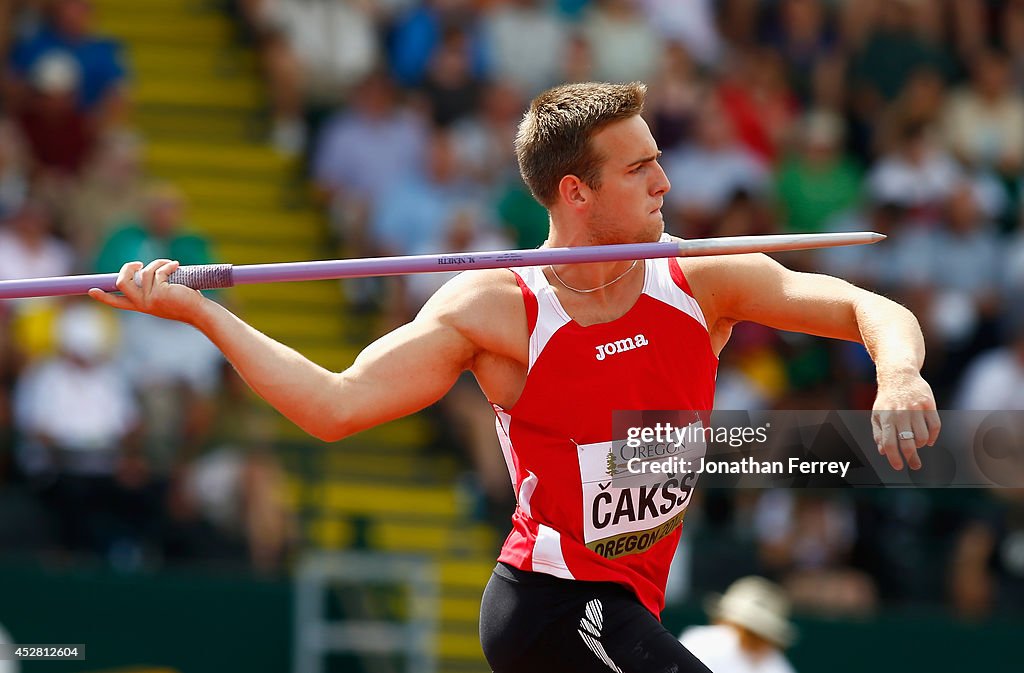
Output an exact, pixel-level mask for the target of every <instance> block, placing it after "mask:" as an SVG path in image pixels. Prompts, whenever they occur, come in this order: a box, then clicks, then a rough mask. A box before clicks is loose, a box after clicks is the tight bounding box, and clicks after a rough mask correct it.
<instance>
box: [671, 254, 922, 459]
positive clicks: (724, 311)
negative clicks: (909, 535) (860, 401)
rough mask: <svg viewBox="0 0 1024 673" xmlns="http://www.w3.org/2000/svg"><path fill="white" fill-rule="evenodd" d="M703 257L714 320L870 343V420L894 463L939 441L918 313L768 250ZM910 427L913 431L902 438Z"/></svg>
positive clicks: (701, 270) (701, 272)
mask: <svg viewBox="0 0 1024 673" xmlns="http://www.w3.org/2000/svg"><path fill="white" fill-rule="evenodd" d="M705 260H706V261H705ZM705 260H701V261H699V262H697V264H696V269H695V270H696V271H697V274H696V275H697V276H699V277H700V283H699V285H700V287H701V289H702V291H701V292H700V294H702V295H703V297H700V296H699V297H698V300H699V301H703V303H702V307H703V306H704V305H705V304H707V305H708V308H709V309H710V312H711V313H712V314H713V315H712V316H708V318H709V320H716V321H725V323H726V324H731V323H734V322H740V321H751V322H758V323H761V324H764V325H768V326H770V327H774V328H777V329H782V330H788V331H793V332H804V333H807V334H814V335H817V336H824V337H832V338H836V339H845V340H848V341H856V342H859V343H862V344H864V346H865V347H866V348H867V350H868V353H870V355H871V359H872V360H874V362H875V369H876V372H877V378H878V395H877V397H876V398H875V404H874V410H873V413H872V426H873V430H874V436H875V442H876V444H877V445H878V447H879V452H881V453H884V454H885V455H886V457H887V458H888V460H889V463H890V464H891V465H892V467H893V468H894V469H897V470H901V469H903V460H902V458H901V455H900V454H901V453H902V456H903V458H906V461H907V464H908V465H909V466H910V468H911V469H915V470H916V469H919V468H920V467H921V459H920V458H919V457H918V454H917V449H918V448H920V447H922V446H924V445H925V444H929V445H931V444H934V443H935V440H936V438H937V437H938V435H939V428H940V422H939V416H938V413H937V412H936V409H935V398H934V396H933V394H932V390H931V387H930V386H929V385H928V383H927V382H926V381H925V380H924V379H923V378H922V377H921V373H920V372H921V367H922V366H923V365H924V356H925V346H924V337H923V336H922V335H921V327H920V325H919V324H918V322H917V319H916V318H915V317H914V314H913V313H911V312H910V311H909V310H907V309H906V308H904V307H903V306H900V305H899V304H897V303H896V302H894V301H891V300H889V299H886V298H885V297H881V296H879V295H877V294H874V293H871V292H868V291H867V290H863V289H861V288H858V287H856V286H854V285H851V284H850V283H848V282H846V281H844V280H840V279H839V278H834V277H832V276H825V275H820V274H812V273H800V272H796V271H792V270H790V269H787V268H786V267H784V266H782V265H781V264H779V263H777V262H776V261H774V260H773V259H771V258H770V257H768V256H767V255H733V256H728V257H718V258H714V260H713V261H712V260H710V259H708V258H705ZM695 261H696V260H689V263H690V264H692V263H693V262H695ZM694 289H695V290H696V288H694ZM710 325H711V323H710V322H709V326H710ZM907 432H913V434H914V438H913V439H899V434H900V433H907Z"/></svg>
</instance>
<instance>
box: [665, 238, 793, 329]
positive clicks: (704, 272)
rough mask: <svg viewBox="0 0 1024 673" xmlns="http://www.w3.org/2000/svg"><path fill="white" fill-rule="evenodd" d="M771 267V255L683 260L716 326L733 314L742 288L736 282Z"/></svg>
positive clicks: (696, 295) (697, 295)
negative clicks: (732, 309) (737, 295)
mask: <svg viewBox="0 0 1024 673" xmlns="http://www.w3.org/2000/svg"><path fill="white" fill-rule="evenodd" d="M771 264H774V262H773V261H772V260H771V259H770V258H769V257H768V256H767V255H761V254H754V255H722V256H713V257H685V258H681V259H679V266H680V268H681V269H682V270H683V274H684V275H685V276H686V280H687V282H688V283H689V284H690V289H691V290H693V297H694V299H696V300H697V303H698V304H700V308H701V311H703V313H704V317H705V319H706V320H707V321H708V325H713V324H714V323H715V322H717V321H718V319H719V318H724V317H726V316H727V315H728V314H729V307H730V305H731V303H732V302H733V300H734V299H735V293H736V291H737V287H738V284H737V283H736V282H735V280H736V278H737V277H742V276H747V275H751V274H761V273H763V272H764V270H765V268H766V267H767V266H768V265H771Z"/></svg>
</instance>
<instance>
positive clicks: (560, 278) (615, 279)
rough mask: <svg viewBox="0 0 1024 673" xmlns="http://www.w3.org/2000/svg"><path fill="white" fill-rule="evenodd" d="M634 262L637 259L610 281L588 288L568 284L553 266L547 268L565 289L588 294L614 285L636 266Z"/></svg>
mask: <svg viewBox="0 0 1024 673" xmlns="http://www.w3.org/2000/svg"><path fill="white" fill-rule="evenodd" d="M636 263H637V260H635V259H634V260H633V263H632V264H630V265H629V268H628V269H626V270H625V271H623V272H622V273H621V274H619V275H618V276H616V277H615V278H613V279H611V280H610V281H608V282H607V283H605V284H604V285H598V286H597V287H592V288H590V289H589V290H581V289H579V288H578V287H573V286H572V285H569V284H568V283H566V282H565V281H564V280H562V277H561V276H559V275H558V272H557V271H555V267H553V266H548V268H549V269H551V273H552V274H554V276H555V278H557V279H558V282H559V283H561V284H562V285H563V286H564V287H565V289H566V290H572V291H573V292H579V293H580V294H589V293H590V292H597V291H598V290H603V289H605V288H606V287H608V286H609V285H614V284H615V283H618V282H619V281H620V280H622V279H623V278H625V277H626V276H627V275H628V274H629V272H630V271H632V270H633V269H635V268H636Z"/></svg>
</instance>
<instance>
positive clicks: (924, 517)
mask: <svg viewBox="0 0 1024 673" xmlns="http://www.w3.org/2000/svg"><path fill="white" fill-rule="evenodd" d="M217 4H223V8H224V11H226V12H229V13H230V14H231V16H232V17H234V19H235V20H236V24H237V26H238V39H239V41H240V43H242V44H245V45H247V46H248V47H250V48H251V49H253V50H254V52H255V53H257V54H258V56H259V59H258V60H259V63H260V66H261V71H262V73H263V77H264V79H265V82H266V85H267V87H268V91H269V92H270V96H269V100H270V105H269V109H268V111H267V114H268V122H269V123H268V125H267V128H268V137H267V142H268V143H269V144H270V145H272V146H273V147H274V148H275V149H276V150H277V151H278V152H281V153H282V154H285V155H288V156H293V157H298V158H301V159H302V160H303V162H304V165H305V166H306V167H307V171H308V176H309V180H310V182H311V183H312V185H313V188H314V190H313V191H314V193H315V195H316V198H317V199H318V201H319V203H320V204H321V205H322V207H323V208H324V210H325V212H326V213H327V214H328V216H329V221H330V223H331V230H332V234H333V235H334V237H335V240H336V242H337V243H338V244H339V245H340V246H342V247H343V248H344V250H345V251H346V253H347V254H350V255H353V256H366V255H379V254H415V253H422V252H440V251H445V252H457V251H470V250H480V249H488V248H491V249H493V248H504V247H524V248H525V247H536V246H538V245H540V244H542V243H543V241H544V240H545V237H546V232H547V216H546V213H545V211H544V210H543V209H542V208H541V207H540V206H539V205H538V204H537V203H536V202H535V201H534V200H533V199H532V197H531V196H530V194H529V191H528V190H527V189H526V188H525V186H524V185H523V184H522V182H521V181H520V178H519V176H518V172H517V169H516V165H515V160H514V155H513V151H512V140H513V137H514V134H515V129H516V125H517V124H518V121H519V119H520V118H521V115H522V113H523V110H524V108H525V106H526V105H527V104H528V101H529V100H530V98H531V97H532V96H533V95H535V94H536V93H538V92H539V91H540V90H542V89H544V88H546V87H548V86H550V85H553V84H556V83H560V82H567V81H584V80H609V81H629V80H643V81H645V82H647V83H648V85H649V98H648V105H647V110H646V117H647V120H648V123H649V124H650V126H651V129H652V131H653V133H654V136H655V138H656V139H657V141H658V143H659V146H660V148H661V149H662V150H663V151H664V157H663V159H662V164H663V166H664V168H665V170H666V173H667V174H668V177H669V179H670V180H671V182H672V185H673V186H672V189H671V191H670V192H669V193H668V194H667V197H666V203H665V208H664V213H665V217H666V228H667V230H668V231H669V232H670V233H673V234H676V235H679V236H682V237H700V236H712V235H739V234H763V233H772V232H825V231H844V230H854V229H856V230H860V229H869V230H874V231H879V232H882V233H885V234H887V235H888V236H889V239H888V240H887V241H885V242H884V243H883V244H880V245H875V246H871V247H864V248H855V249H844V250H832V251H825V252H818V253H807V254H789V255H787V256H786V257H785V258H780V259H782V260H783V261H784V262H785V263H786V264H787V265H789V266H792V267H794V268H798V269H802V270H808V271H823V272H827V273H832V274H835V275H839V276H841V277H843V278H847V279H849V280H850V281H852V282H855V283H857V284H860V285H863V286H865V287H868V288H871V289H874V290H877V291H880V292H883V293H885V294H886V295H887V296H890V297H892V298H894V299H896V300H898V301H900V302H902V303H904V304H906V305H907V306H908V307H910V308H911V309H913V310H914V311H915V313H916V314H917V315H918V316H919V318H920V320H921V323H922V327H923V329H924V331H925V335H926V339H927V342H928V345H929V351H928V361H927V363H926V366H925V376H926V378H927V380H928V381H929V382H930V383H931V384H932V385H933V387H934V389H935V392H936V396H937V399H938V402H939V407H940V409H951V408H960V409H1019V410H1024V302H1022V300H1021V297H1022V296H1024V292H1022V290H1024V226H1022V225H1021V221H1022V217H1021V213H1022V201H1024V198H1022V184H1021V180H1022V177H1024V2H1022V1H1020V0H1005V1H997V0H719V1H714V0H685V1H682V0H224V1H223V2H222V3H217ZM4 11H5V12H6V13H5V14H4V16H3V17H2V19H0V20H2V22H3V24H4V27H3V29H2V30H0V35H2V36H3V39H5V40H6V41H7V43H6V45H5V48H6V49H7V61H6V63H7V68H6V73H5V80H4V90H3V92H4V93H3V96H4V97H3V106H2V112H3V115H2V119H0V218H2V220H3V222H2V225H0V260H2V262H3V263H0V276H2V277H5V278H14V277H31V276H48V275H62V274H65V273H69V272H85V271H113V270H116V268H117V267H118V266H119V265H120V262H121V261H123V260H127V259H135V258H141V259H152V258H154V257H158V256H170V257H174V258H177V259H180V260H181V261H182V262H183V263H202V262H205V261H207V260H209V259H210V258H211V253H210V250H209V246H208V244H207V242H206V241H205V240H204V239H203V238H202V236H201V234H200V233H197V232H193V231H190V230H188V229H187V227H186V226H185V225H186V223H187V211H186V204H185V203H184V200H183V199H182V198H181V195H180V193H178V192H177V190H175V188H174V187H173V185H168V184H161V183H156V184H154V183H153V182H152V181H151V180H150V176H148V175H146V174H145V172H144V170H143V168H142V166H141V162H140V158H139V157H140V146H141V142H142V139H140V138H139V136H138V135H137V134H136V133H134V132H132V131H131V130H130V128H131V127H130V119H131V110H130V107H131V106H130V95H127V94H126V92H127V91H129V89H128V87H127V85H126V82H127V72H128V71H129V70H130V64H128V63H126V62H125V55H124V53H123V50H122V49H121V46H120V45H119V44H118V42H117V41H116V40H114V39H111V38H110V37H109V36H102V35H97V34H96V33H95V31H94V29H93V28H92V24H91V13H90V11H89V3H88V2H87V1H86V0H51V1H49V2H40V1H37V2H30V1H26V2H20V3H19V2H12V3H6V4H4ZM443 281H444V278H443V277H442V276H441V275H432V276H417V277H412V278H409V279H404V280H394V281H388V282H386V283H384V282H378V281H369V280H367V281H360V282H352V283H347V284H346V285H345V291H346V292H347V293H348V294H349V298H350V300H351V304H352V306H353V307H354V309H355V310H360V311H362V310H365V311H371V312H377V313H380V314H383V315H384V316H386V322H387V324H395V323H397V322H399V321H403V320H406V319H408V318H409V317H410V316H412V315H414V314H415V312H416V310H417V309H418V308H419V306H421V305H422V303H423V301H425V299H426V297H428V296H429V295H430V294H431V293H432V292H433V291H434V290H435V289H436V288H437V286H438V285H439V284H440V283H441V282H443ZM0 309H2V310H3V321H4V329H3V331H2V332H0V334H2V336H3V339H4V343H3V344H2V345H3V362H2V370H0V372H2V377H3V381H4V385H3V387H2V390H0V393H2V394H3V395H4V399H3V403H2V404H0V413H2V414H3V416H2V418H3V419H4V420H3V425H4V427H5V428H7V429H8V431H9V432H8V434H9V444H10V446H12V447H13V450H12V452H10V454H9V456H10V457H9V458H8V459H7V461H6V464H0V484H2V483H3V480H4V479H5V478H6V479H7V480H8V482H10V483H17V484H19V485H20V487H21V488H23V489H24V490H25V491H27V492H29V493H31V494H32V495H33V500H32V504H33V505H34V506H35V507H36V508H37V509H39V510H40V513H39V515H40V516H43V515H45V514H46V513H49V514H50V515H51V516H50V519H51V522H52V524H53V530H54V531H56V532H55V534H56V535H57V537H58V539H59V541H60V544H61V545H63V546H64V548H73V549H91V550H93V551H96V552H99V553H102V554H104V555H105V556H107V557H108V558H111V559H119V561H118V562H124V563H132V562H135V561H133V560H132V559H137V558H138V557H139V556H140V555H143V556H144V555H145V554H157V555H160V556H161V557H169V558H173V557H174V555H175V554H182V555H188V554H192V553H195V554H201V553H207V554H215V553H217V552H216V551H215V550H212V549H209V550H200V549H196V548H197V547H200V546H202V544H203V542H202V541H203V540H206V539H208V538H207V537H206V536H205V533H206V532H207V530H212V531H216V539H218V540H222V541H223V543H224V545H225V546H226V547H230V546H232V545H233V544H234V545H236V546H237V545H238V544H241V547H242V548H243V549H242V551H241V552H238V553H241V554H242V555H243V556H246V558H248V559H249V560H250V561H252V562H253V563H255V564H256V565H257V566H260V567H268V568H270V567H274V566H275V564H277V563H279V562H280V558H281V556H282V553H283V552H282V550H284V549H285V548H286V547H287V544H288V542H287V540H288V539H289V524H288V521H287V518H286V516H285V515H284V514H283V512H282V510H281V508H280V507H279V505H278V503H277V500H276V499H275V494H276V493H277V491H278V490H279V488H280V480H281V476H280V468H279V467H277V466H276V463H275V462H274V461H273V460H272V459H271V458H269V457H268V455H269V454H268V453H267V452H266V451H263V450H252V449H248V448H243V447H250V446H253V445H255V446H261V445H262V444H261V442H262V441H263V440H264V439H265V438H256V440H255V441H254V439H253V438H252V437H241V436H240V435H244V434H245V431H244V430H242V429H233V430H231V431H223V426H224V425H225V424H224V423H223V422H222V420H221V419H223V418H225V417H226V416H227V413H226V412H225V411H224V409H227V408H235V409H240V408H242V407H243V406H245V404H244V402H245V400H246V398H245V395H244V394H243V393H242V392H240V390H239V386H238V382H237V380H235V379H234V378H233V375H232V374H231V373H230V370H229V369H228V368H225V367H224V365H223V362H222V361H221V360H220V358H219V357H218V356H217V354H216V352H214V351H211V349H210V348H209V345H208V344H206V343H205V342H204V341H203V340H202V339H197V338H194V336H195V335H194V333H193V332H191V331H189V329H188V328H182V327H180V326H170V325H166V324H158V323H157V322H155V321H149V320H144V319H143V318H141V317H139V316H117V317H116V319H115V316H112V315H110V314H109V313H103V314H97V313H96V312H95V311H94V310H92V309H91V308H90V307H89V306H86V305H82V304H81V303H79V302H32V303H27V302H26V303H6V304H4V305H3V306H0ZM118 334H120V335H121V339H120V344H119V345H118V346H116V347H115V346H114V344H115V343H116V340H117V335H118ZM159 343H173V346H171V347H168V348H166V349H163V348H159V347H154V346H153V344H159ZM161 353H162V354H163V355H165V356H167V355H173V361H167V360H168V359H167V358H164V359H161ZM873 377H874V370H873V367H872V364H871V361H870V359H869V357H868V356H867V353H866V352H865V351H864V349H863V348H862V347H861V346H859V345H855V344H846V343H837V342H828V341H824V340H820V339H814V338H810V337H804V336H801V335H795V334H788V333H777V332H774V331H772V330H768V329H764V328H760V327H758V326H753V325H740V326H738V327H737V329H736V330H735V332H734V335H733V338H732V340H731V342H730V344H729V346H728V348H727V349H726V351H725V353H724V354H723V358H722V362H721V369H720V373H719V376H718V397H717V400H716V406H718V407H719V408H736V409H771V408H786V409H821V408H830V409H861V408H869V407H870V406H871V404H872V398H873V394H874V382H873ZM84 391H88V392H84ZM441 412H442V413H444V414H445V415H447V416H448V417H449V418H452V419H455V423H454V425H455V426H456V427H457V428H459V429H463V430H465V432H464V436H463V437H462V438H461V439H462V440H463V442H464V443H465V445H466V447H467V450H468V453H469V455H470V456H471V460H472V464H473V465H474V466H475V467H476V474H477V481H478V482H479V488H480V489H481V491H482V492H483V494H484V497H485V498H487V499H489V500H491V501H493V502H495V503H499V504H500V503H505V502H507V501H508V499H509V498H510V496H511V493H510V492H509V488H508V484H507V471H506V469H505V466H504V464H503V463H502V461H501V459H500V452H499V451H498V449H497V446H496V442H495V440H494V438H493V433H492V429H493V417H492V415H491V412H490V409H489V408H488V407H487V405H486V404H484V403H483V401H482V398H481V397H480V396H479V393H477V392H475V390H474V388H473V386H472V382H471V381H460V383H459V384H457V386H456V388H455V390H454V391H453V394H452V395H451V396H449V398H448V399H447V400H446V401H445V402H444V404H443V405H442V408H441ZM246 413H251V412H246ZM213 419H218V420H217V421H216V422H215V421H214V420H213ZM237 425H239V426H241V425H243V424H242V423H241V422H239V423H237ZM256 425H257V426H258V425H259V424H256ZM246 427H252V424H246ZM232 433H234V434H233V435H232ZM221 435H226V436H221ZM5 474H6V477H5V476H4V475H5ZM203 479H206V480H214V481H213V482H211V483H216V481H215V480H216V479H224V480H226V482H230V483H231V484H232V489H228V492H229V493H230V496H223V492H222V491H221V490H218V489H216V488H214V489H213V490H212V491H204V489H202V488H200V486H199V485H200V484H201V483H202V480H203ZM9 492H10V489H7V490H4V489H0V499H2V498H3V497H4V494H5V493H9ZM204 492H216V493H218V494H220V495H221V496H223V497H222V500H223V502H206V501H205V500H210V498H205V499H204V498H203V497H202V496H201V494H202V493H204ZM197 494H200V495H197ZM261 494H262V495H261ZM268 494H269V495H268ZM83 502H89V503H92V504H91V505H90V506H89V507H85V506H82V505H81V503H83ZM26 507H27V505H26ZM701 509H702V510H703V511H702V513H701V514H700V515H699V516H694V517H691V519H688V527H691V528H692V529H693V530H695V531H697V533H695V534H699V535H701V536H702V537H703V538H704V540H703V541H702V542H700V543H699V544H697V548H696V550H695V551H694V552H693V553H692V558H691V561H690V564H689V567H690V569H691V571H692V572H691V573H690V577H691V580H690V581H691V582H698V583H699V582H700V581H705V582H706V583H708V584H713V585H716V586H717V587H718V588H721V587H724V585H725V584H726V583H727V582H728V581H730V580H731V579H733V578H735V577H737V576H739V575H741V574H744V573H746V572H759V573H762V574H766V575H768V576H769V577H772V578H774V579H777V580H779V581H780V582H782V583H784V584H785V585H786V587H787V588H788V590H789V591H790V593H791V595H792V596H794V598H795V600H797V602H798V603H802V604H804V605H805V606H811V607H818V608H821V609H823V610H827V611H832V612H837V613H841V614H867V613H870V612H871V611H873V610H875V609H877V607H878V606H879V604H880V603H883V602H889V601H899V600H906V601H909V602H913V601H917V600H928V599H934V598H935V597H936V596H943V597H945V598H946V599H947V600H948V605H949V606H951V607H953V608H955V609H956V611H957V612H958V614H960V615H962V616H965V617H983V616H986V615H988V614H991V613H992V612H993V611H998V610H1000V609H1003V608H1004V607H1008V606H1013V605H1014V604H1016V606H1017V608H1018V609H1019V606H1020V605H1022V604H1024V498H1022V497H1021V496H1020V495H1019V494H1017V493H1013V492H1000V493H987V492H982V491H972V492H970V493H969V494H966V495H964V494H959V495H958V494H954V493H952V492H941V493H938V492H925V493H919V492H886V493H870V494H866V493H850V494H849V497H841V498H840V497H834V494H833V495H828V496H826V495H822V494H808V493H801V492H771V493H765V494H741V495H736V494H721V493H713V492H712V493H709V494H706V495H705V497H704V502H703V505H702V507H701ZM157 511H159V512H160V514H159V515H155V514H154V513H155V512H157ZM115 514H116V516H115ZM126 514H130V515H131V516H126ZM86 516H88V517H90V520H89V521H88V522H87V524H88V525H85V524H83V522H82V521H77V520H75V521H70V520H68V519H69V518H70V519H74V518H76V517H86ZM691 521H693V523H692V526H691ZM153 522H160V525H161V526H162V529H161V530H160V531H151V530H144V529H145V528H146V527H147V526H152V525H153ZM267 522H270V523H267ZM8 525H10V524H8ZM3 535H4V531H3V529H2V528H0V540H3ZM24 535H26V533H25V532H24V531H23V530H19V531H16V532H11V533H9V535H8V537H12V536H17V537H18V539H19V540H23V539H24V537H23V536H24ZM715 540H718V541H721V542H722V544H721V545H718V546H716V545H715V544H714V541H715ZM0 544H4V545H6V544H7V541H6V540H4V541H3V542H0ZM40 544H43V543H42V542H40ZM716 549H717V550H718V551H715V550H716ZM737 550H745V551H749V552H750V553H749V554H746V555H745V556H743V557H741V556H740V555H739V554H738V553H737ZM716 554H718V555H717V556H716ZM687 556H691V555H689V554H685V553H684V554H683V557H684V558H685V557H687ZM741 558H746V559H747V563H756V567H744V566H742V564H743V561H742V560H737V559H741ZM701 559H710V561H708V562H704V563H702V562H701ZM716 559H717V560H722V562H721V563H718V562H717V561H716ZM726 561H729V562H732V561H735V563H736V564H739V565H738V566H736V567H734V566H733V565H730V563H729V562H726ZM723 568H729V569H731V570H732V569H734V570H735V572H731V574H730V576H728V577H726V576H724V575H723V574H721V572H720V573H719V574H716V570H717V571H721V569H723ZM723 572H724V571H723ZM702 573H703V574H702ZM701 578H705V579H703V580H702V579H701Z"/></svg>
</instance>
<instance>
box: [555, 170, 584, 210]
mask: <svg viewBox="0 0 1024 673" xmlns="http://www.w3.org/2000/svg"><path fill="white" fill-rule="evenodd" d="M589 198H590V188H589V187H588V186H587V185H586V183H585V182H583V180H580V179H579V178H578V177H576V176H575V175H563V176H562V179H561V180H559V181H558V200H559V201H561V202H562V203H564V204H565V205H567V206H569V207H570V208H581V207H583V206H585V205H586V204H587V201H588V199H589Z"/></svg>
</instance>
